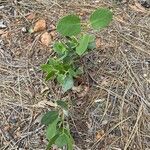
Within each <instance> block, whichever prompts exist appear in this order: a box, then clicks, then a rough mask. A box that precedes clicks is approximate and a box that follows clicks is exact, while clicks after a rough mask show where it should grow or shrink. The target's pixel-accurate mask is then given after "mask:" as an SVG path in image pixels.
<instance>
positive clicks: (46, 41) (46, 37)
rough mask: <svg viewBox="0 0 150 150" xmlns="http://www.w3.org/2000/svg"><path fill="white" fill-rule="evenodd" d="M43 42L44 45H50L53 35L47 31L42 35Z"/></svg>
mask: <svg viewBox="0 0 150 150" xmlns="http://www.w3.org/2000/svg"><path fill="white" fill-rule="evenodd" d="M41 42H42V44H43V45H45V46H48V45H49V44H50V42H51V36H50V35H49V33H48V32H45V33H43V34H42V35H41Z"/></svg>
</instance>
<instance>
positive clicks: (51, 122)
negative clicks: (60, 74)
mask: <svg viewBox="0 0 150 150" xmlns="http://www.w3.org/2000/svg"><path fill="white" fill-rule="evenodd" d="M67 117H68V105H67V103H66V102H64V101H61V100H58V101H57V102H56V108H55V110H52V111H48V112H47V113H45V114H44V116H43V117H42V120H41V122H42V124H44V125H46V127H47V129H46V138H47V139H48V141H49V143H48V145H47V148H46V150H50V148H51V147H52V145H57V147H58V148H63V147H66V149H67V150H73V143H74V140H73V138H72V136H71V134H70V130H69V125H68V121H67V119H66V118H67Z"/></svg>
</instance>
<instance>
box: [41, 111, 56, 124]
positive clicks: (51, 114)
mask: <svg viewBox="0 0 150 150" xmlns="http://www.w3.org/2000/svg"><path fill="white" fill-rule="evenodd" d="M58 116H59V114H58V112H57V111H48V112H47V113H45V114H44V116H43V117H42V120H41V123H42V124H44V125H47V126H48V125H49V124H51V123H53V122H54V121H55V120H56V119H58Z"/></svg>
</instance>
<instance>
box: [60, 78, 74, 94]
mask: <svg viewBox="0 0 150 150" xmlns="http://www.w3.org/2000/svg"><path fill="white" fill-rule="evenodd" d="M73 84H74V82H73V77H72V76H70V75H68V76H66V78H65V80H64V83H63V85H62V90H63V91H64V92H66V91H68V90H69V89H71V88H72V87H73Z"/></svg>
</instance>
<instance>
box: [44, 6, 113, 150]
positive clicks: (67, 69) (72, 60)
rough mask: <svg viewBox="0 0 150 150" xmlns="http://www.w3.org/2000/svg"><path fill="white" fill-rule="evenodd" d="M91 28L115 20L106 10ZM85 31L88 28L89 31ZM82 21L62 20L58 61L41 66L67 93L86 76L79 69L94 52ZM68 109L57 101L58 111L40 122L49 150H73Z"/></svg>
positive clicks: (92, 20) (94, 18) (92, 40)
mask: <svg viewBox="0 0 150 150" xmlns="http://www.w3.org/2000/svg"><path fill="white" fill-rule="evenodd" d="M89 20H90V21H89V23H90V24H88V23H87V24H86V26H87V27H89V25H90V26H91V27H92V28H93V29H95V30H101V29H103V28H105V27H107V26H108V25H109V23H110V22H111V20H112V12H111V11H110V10H108V9H106V8H100V9H97V10H96V11H94V12H93V13H92V14H91V16H90V19H89ZM87 27H86V28H87ZM82 28H83V27H82V24H81V21H80V18H79V17H78V16H76V15H68V16H65V17H63V18H62V19H60V20H59V22H58V24H57V31H58V32H59V33H60V34H61V35H62V36H64V38H63V39H62V40H61V41H55V44H54V45H53V50H54V51H55V53H56V58H50V59H49V60H48V62H47V63H46V64H43V65H42V66H41V68H42V70H43V71H44V72H46V74H47V75H46V77H45V79H46V81H47V80H52V79H54V80H56V81H57V82H58V83H59V84H60V85H61V87H62V90H63V91H64V92H66V91H68V90H69V89H71V88H72V87H73V86H74V79H75V78H77V77H78V76H80V75H81V74H82V73H83V67H82V66H79V65H78V64H80V63H79V62H80V59H81V58H82V57H83V56H84V55H85V54H87V53H88V51H90V50H93V49H95V36H94V35H92V34H89V33H86V31H84V30H82ZM67 116H68V106H67V103H65V102H64V101H57V107H56V108H55V110H53V111H49V112H47V113H46V114H45V115H44V116H43V118H42V120H41V122H42V123H43V124H44V125H46V127H47V130H46V137H47V139H48V140H49V143H48V146H47V150H49V149H50V148H51V146H52V145H53V144H55V145H57V146H58V147H60V148H62V147H64V146H65V147H66V149H67V150H73V144H74V140H73V138H72V136H71V134H70V130H69V125H68V122H67Z"/></svg>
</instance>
